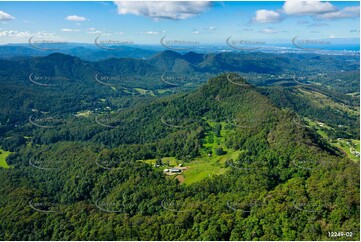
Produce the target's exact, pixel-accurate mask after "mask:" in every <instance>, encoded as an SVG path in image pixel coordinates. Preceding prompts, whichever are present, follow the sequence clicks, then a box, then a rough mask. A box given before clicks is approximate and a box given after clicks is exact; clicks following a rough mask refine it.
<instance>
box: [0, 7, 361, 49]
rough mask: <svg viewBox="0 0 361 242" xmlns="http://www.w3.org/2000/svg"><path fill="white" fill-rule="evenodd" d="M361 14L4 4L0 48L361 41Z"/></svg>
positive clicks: (276, 9) (0, 13) (348, 11)
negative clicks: (100, 41) (101, 42)
mask: <svg viewBox="0 0 361 242" xmlns="http://www.w3.org/2000/svg"><path fill="white" fill-rule="evenodd" d="M359 16H360V3H359V2H357V1H344V2H332V1H331V2H320V1H303V2H300V1H295V0H291V1H286V2H282V1H277V2H271V1H267V2H207V1H202V2H194V1H193V2H150V1H146V2H138V1H127V2H122V1H120V2H0V43H1V44H5V43H21V42H23V43H25V42H27V41H28V39H29V38H30V37H33V39H37V40H39V41H41V40H48V39H54V40H62V41H67V42H81V43H94V39H95V38H97V37H98V36H101V38H104V39H109V40H110V39H111V40H118V41H133V42H134V43H136V44H157V43H159V40H160V38H162V37H164V36H166V37H167V38H171V39H179V40H196V41H199V42H202V43H210V44H211V43H214V44H216V43H224V41H225V39H226V38H227V37H229V36H238V37H242V38H243V39H253V40H259V39H270V40H281V39H283V40H284V39H291V38H293V37H294V36H302V37H303V38H309V39H320V38H359V34H360V24H359V21H360V19H359V18H360V17H359Z"/></svg>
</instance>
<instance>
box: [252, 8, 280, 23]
mask: <svg viewBox="0 0 361 242" xmlns="http://www.w3.org/2000/svg"><path fill="white" fill-rule="evenodd" d="M280 21H282V17H281V14H280V13H279V12H276V11H273V10H266V9H260V10H257V11H256V16H254V17H253V18H252V20H251V22H256V23H278V22H280Z"/></svg>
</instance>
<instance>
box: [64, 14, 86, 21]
mask: <svg viewBox="0 0 361 242" xmlns="http://www.w3.org/2000/svg"><path fill="white" fill-rule="evenodd" d="M65 19H66V20H69V21H76V22H79V21H85V20H88V19H87V18H85V17H82V16H78V15H69V16H67V17H66V18H65Z"/></svg>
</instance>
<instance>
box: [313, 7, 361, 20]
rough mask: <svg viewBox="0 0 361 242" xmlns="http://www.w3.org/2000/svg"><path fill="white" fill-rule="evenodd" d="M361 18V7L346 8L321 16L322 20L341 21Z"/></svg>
mask: <svg viewBox="0 0 361 242" xmlns="http://www.w3.org/2000/svg"><path fill="white" fill-rule="evenodd" d="M357 17H360V6H354V7H345V8H343V9H341V10H339V11H335V12H330V13H325V14H321V15H320V16H318V18H320V19H340V18H357Z"/></svg>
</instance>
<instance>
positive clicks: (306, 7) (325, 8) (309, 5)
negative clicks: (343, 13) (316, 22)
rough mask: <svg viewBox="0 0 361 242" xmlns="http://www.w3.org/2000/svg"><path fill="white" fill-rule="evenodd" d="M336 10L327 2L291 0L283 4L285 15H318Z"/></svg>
mask: <svg viewBox="0 0 361 242" xmlns="http://www.w3.org/2000/svg"><path fill="white" fill-rule="evenodd" d="M336 10H337V9H336V7H335V6H333V5H332V4H331V3H329V2H320V1H294V0H293V1H292V0H291V1H286V2H285V3H284V4H283V11H284V13H285V14H287V15H318V14H323V13H328V12H333V11H336Z"/></svg>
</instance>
